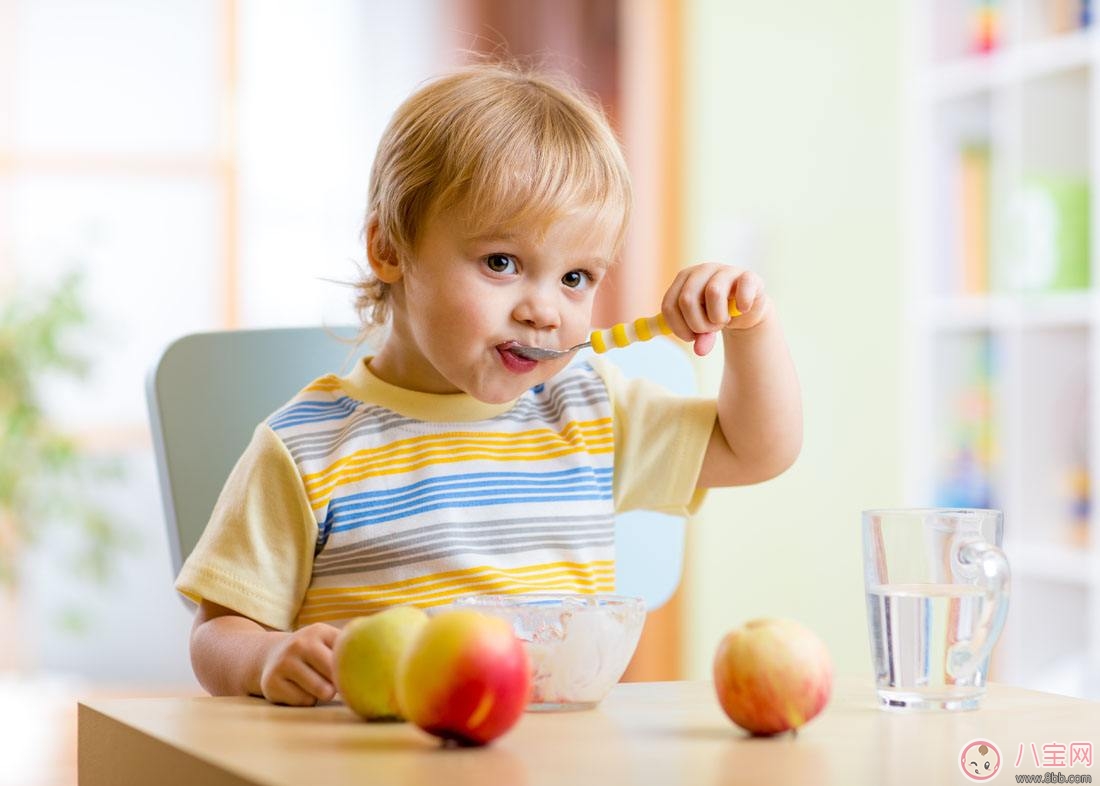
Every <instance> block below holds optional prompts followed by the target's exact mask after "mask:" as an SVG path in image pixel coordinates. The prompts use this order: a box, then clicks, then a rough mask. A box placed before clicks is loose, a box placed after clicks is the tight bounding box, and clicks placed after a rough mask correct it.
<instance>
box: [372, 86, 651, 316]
mask: <svg viewBox="0 0 1100 786" xmlns="http://www.w3.org/2000/svg"><path fill="white" fill-rule="evenodd" d="M630 204H631V191H630V176H629V174H628V172H627V168H626V162H625V161H624V160H623V154H622V150H621V149H620V147H619V143H618V141H617V140H616V139H615V135H614V133H613V132H612V130H611V128H610V126H609V125H608V123H607V119H606V117H605V116H604V114H603V112H602V110H601V109H600V108H599V105H598V104H597V103H596V102H595V101H594V100H592V99H591V98H589V97H588V96H587V95H585V94H584V93H582V92H581V91H580V90H579V89H578V88H577V87H576V86H575V85H572V84H570V83H569V82H567V81H565V79H564V78H563V77H561V76H559V75H551V74H547V73H540V72H536V71H524V70H521V69H519V68H517V67H510V66H503V65H475V66H469V67H466V68H463V69H461V70H459V71H456V72H454V73H451V74H448V75H446V76H443V77H440V78H437V79H435V80H433V81H431V82H429V83H428V84H426V85H425V86H423V87H421V88H420V89H419V90H417V91H416V92H415V93H413V94H412V95H411V96H409V98H408V99H406V100H405V102H404V103H403V104H401V106H400V107H398V109H397V111H396V112H395V113H394V116H393V118H392V119H391V120H390V123H389V126H388V127H387V128H386V130H385V132H384V133H383V135H382V140H381V141H380V142H379V144H378V152H377V154H376V156H375V159H374V165H373V167H372V169H371V177H370V193H369V198H368V205H367V211H366V218H365V220H364V223H363V233H364V237H365V238H369V234H368V228H369V227H370V224H371V223H372V222H375V221H376V222H377V225H378V228H377V230H376V239H375V242H376V243H377V244H378V247H379V248H380V249H382V250H384V251H385V252H386V253H388V254H392V255H395V256H396V258H397V259H400V260H401V262H402V264H406V263H408V262H409V261H410V260H411V258H412V256H413V254H414V252H415V250H416V247H417V243H418V241H419V240H420V237H421V232H422V229H423V226H424V223H425V222H426V221H427V220H429V219H430V218H431V217H432V216H433V215H435V214H436V213H438V212H441V211H444V210H448V209H461V210H462V212H463V216H464V218H467V219H468V220H469V221H470V223H471V224H473V225H474V227H472V230H473V231H475V232H478V233H480V232H482V231H487V230H491V229H497V228H503V227H507V226H514V225H516V224H520V223H526V222H530V221H534V222H538V223H539V225H540V226H544V227H545V226H547V225H549V224H550V223H552V222H553V221H554V220H556V219H557V218H558V217H560V216H561V215H563V214H564V213H565V212H567V211H569V210H572V209H576V208H580V207H588V206H596V207H598V208H601V209H605V210H609V211H611V212H610V215H612V216H616V217H618V218H619V219H620V220H619V225H618V228H617V229H618V231H617V234H616V241H615V251H616V253H617V252H618V250H619V248H620V246H621V245H622V239H623V236H624V234H625V232H626V224H627V220H628V218H629V214H630ZM368 242H369V240H368ZM355 305H356V308H357V310H358V312H359V316H360V318H361V319H362V321H363V325H364V328H365V329H367V330H369V329H370V328H371V327H373V326H380V325H383V324H385V323H386V321H387V320H388V318H389V312H390V306H389V285H388V284H386V283H385V282H383V281H380V280H378V279H377V278H375V277H374V275H373V274H371V273H370V272H369V270H368V271H367V273H366V275H365V277H364V278H363V280H361V281H360V282H359V283H358V284H357V296H356V299H355Z"/></svg>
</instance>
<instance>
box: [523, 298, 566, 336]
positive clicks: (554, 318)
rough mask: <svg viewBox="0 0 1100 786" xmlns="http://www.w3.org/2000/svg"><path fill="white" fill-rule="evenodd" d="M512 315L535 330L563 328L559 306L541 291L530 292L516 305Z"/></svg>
mask: <svg viewBox="0 0 1100 786" xmlns="http://www.w3.org/2000/svg"><path fill="white" fill-rule="evenodd" d="M512 315H513V317H514V318H515V319H516V320H517V321H518V322H522V323H524V324H525V325H528V326H530V327H533V328H538V329H545V328H557V327H561V314H560V313H559V311H558V307H557V304H556V303H555V302H554V299H553V298H552V297H551V296H549V295H547V294H545V293H543V292H540V291H532V292H528V293H527V294H526V295H525V296H524V297H523V299H522V300H520V302H519V303H517V304H516V308H515V311H514V312H512Z"/></svg>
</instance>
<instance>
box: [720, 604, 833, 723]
mask: <svg viewBox="0 0 1100 786" xmlns="http://www.w3.org/2000/svg"><path fill="white" fill-rule="evenodd" d="M832 689H833V663H832V659H831V658H830V657H829V651H828V650H827V649H826V648H825V644H824V643H823V642H822V641H821V639H819V638H818V637H817V636H816V635H814V633H813V631H811V630H809V629H807V628H805V627H803V626H802V625H800V624H799V623H797V622H794V621H793V620H784V619H755V620H752V621H750V622H747V623H745V625H744V626H743V627H741V628H738V629H737V630H734V631H731V632H730V633H727V634H726V635H725V637H724V638H723V639H722V641H721V643H719V645H718V651H717V652H716V653H715V654H714V690H715V692H716V693H717V694H718V703H719V704H721V705H722V709H723V710H725V712H726V715H728V716H729V718H730V720H732V721H733V722H734V723H736V724H737V725H738V726H740V727H741V728H743V729H745V730H746V731H748V732H750V733H752V734H757V735H771V734H779V733H780V732H784V731H796V730H797V729H798V728H799V727H800V726H802V725H803V724H804V723H806V722H808V721H809V720H810V719H811V718H813V717H814V716H816V715H817V714H818V713H819V712H821V710H822V709H824V707H825V705H826V704H827V703H828V701H829V694H830V693H831V692H832Z"/></svg>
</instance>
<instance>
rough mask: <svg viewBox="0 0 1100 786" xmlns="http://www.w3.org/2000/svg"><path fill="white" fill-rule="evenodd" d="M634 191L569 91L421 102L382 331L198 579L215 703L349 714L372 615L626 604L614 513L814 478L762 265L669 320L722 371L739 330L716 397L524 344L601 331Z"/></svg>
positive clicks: (205, 666) (228, 529)
mask: <svg viewBox="0 0 1100 786" xmlns="http://www.w3.org/2000/svg"><path fill="white" fill-rule="evenodd" d="M630 198H631V197H630V181H629V177H628V174H627V170H626V166H625V164H624V162H623V158H622V153H621V151H620V149H619V146H618V144H617V142H616V140H615V137H614V135H613V133H612V131H611V130H610V128H609V127H608V125H607V122H606V120H605V118H604V117H603V115H602V114H601V112H600V110H599V109H598V108H596V107H595V106H594V105H593V103H592V102H591V101H590V100H589V99H588V98H587V97H586V96H584V95H583V94H582V93H580V92H579V91H578V90H576V89H575V88H573V87H570V86H568V85H566V84H559V83H558V82H557V81H556V80H555V79H554V78H552V77H550V76H548V75H544V74H538V73H525V72H520V71H518V70H513V69H510V68H505V67H501V66H486V65H483V66H474V67H470V68H466V69H463V70H461V71H458V72H456V73H454V74H451V75H448V76H445V77H442V78H439V79H437V80H435V81H432V82H430V83H428V84H427V85H426V86H424V87H422V88H421V89H419V90H418V91H417V92H415V93H414V94H413V95H412V96H411V97H410V98H408V99H407V100H406V101H405V103H404V104H402V105H401V107H399V108H398V110H397V112H396V114H395V115H394V117H393V119H392V121H391V122H390V125H389V126H388V128H387V129H386V131H385V133H384V135H383V137H382V141H381V143H380V144H379V148H378V152H377V156H376V158H375V161H374V167H373V170H372V173H371V182H370V195H369V205H368V208H367V214H366V223H365V227H364V230H365V231H364V238H365V242H366V255H367V261H368V263H369V274H368V275H367V276H366V279H365V280H364V281H363V282H362V283H361V284H360V285H359V296H358V298H357V305H358V307H359V311H360V314H361V316H362V318H363V321H364V325H365V327H366V328H374V327H380V328H384V329H385V335H384V338H383V339H382V340H381V342H380V343H379V344H378V349H377V353H376V354H374V355H373V356H371V357H368V358H365V359H364V360H362V361H361V362H360V363H359V364H358V365H357V366H356V367H355V368H354V369H353V370H352V371H351V373H350V374H349V375H347V376H343V377H340V376H335V375H330V376H326V377H322V378H321V379H318V380H315V381H313V382H312V383H310V384H309V385H307V386H306V387H305V388H303V389H302V391H301V392H300V393H298V395H296V396H295V397H294V398H293V399H292V400H291V401H289V402H288V403H287V404H286V405H285V406H284V407H282V408H281V409H279V410H278V411H276V412H275V413H274V414H273V415H271V416H270V417H269V418H268V419H267V420H266V421H265V422H264V423H262V424H260V425H259V426H258V427H257V428H256V431H255V433H254V435H253V438H252V441H251V443H250V444H249V446H248V448H247V450H246V451H245V453H244V455H243V456H242V457H241V459H240V460H239V462H238V463H237V465H236V467H235V468H234V470H233V472H232V474H231V475H230V477H229V479H228V480H227V482H226V485H225V488H224V490H223V491H222V494H221V497H220V498H219V500H218V504H217V506H216V508H215V510H214V512H213V514H212V517H211V520H210V523H209V525H208V526H207V528H206V530H205V532H204V534H203V536H202V538H201V540H200V541H199V543H198V545H197V546H196V548H195V550H194V552H193V553H192V554H191V556H190V557H189V558H188V560H187V561H186V563H185V564H184V566H183V569H182V570H181V571H180V575H179V577H178V579H177V583H176V587H177V589H178V590H179V591H181V592H183V593H184V594H186V595H187V596H188V597H190V598H191V599H192V600H194V601H195V602H196V603H197V604H198V611H197V613H196V617H195V622H194V627H193V630H192V634H191V658H192V663H193V666H194V669H195V674H196V676H197V677H198V679H199V681H200V682H201V684H202V685H203V687H205V688H206V689H207V690H208V691H209V692H210V693H212V694H215V695H244V694H254V695H259V696H264V697H266V698H267V699H268V700H269V701H272V702H276V703H282V704H292V705H310V704H314V703H316V702H318V701H327V700H330V699H331V698H333V696H334V694H335V688H334V685H333V659H332V648H333V644H334V642H335V639H336V636H337V633H338V631H339V626H340V625H342V624H343V623H345V622H347V621H348V620H349V619H351V618H353V617H356V616H359V615H363V614H370V613H372V612H375V611H378V610H380V609H383V608H386V607H387V606H391V605H398V604H412V605H417V606H421V607H429V606H434V605H441V604H446V603H448V602H450V601H451V600H453V599H454V598H455V597H457V596H459V595H463V594H468V593H473V592H504V593H510V592H536V591H549V590H554V591H567V592H588V593H591V592H611V591H613V590H614V588H615V552H614V517H615V513H616V511H621V510H628V509H631V508H646V509H651V510H659V511H666V512H672V513H681V514H686V513H690V512H692V511H694V510H695V509H696V508H697V506H698V505H699V503H700V501H701V499H702V495H703V493H704V491H705V489H707V488H710V487H714V486H732V485H739V484H747V483H756V482H758V481H762V480H766V479H768V478H771V477H774V476H775V475H777V474H779V473H780V472H782V471H783V470H784V469H786V468H787V467H788V466H789V465H790V464H791V463H792V462H793V461H794V459H795V457H796V455H797V454H798V451H799V449H800V446H801V438H802V437H801V428H802V418H801V403H800V394H799V390H798V383H797V379H796V377H795V372H794V369H793V366H792V364H791V360H790V356H789V354H788V351H787V348H786V345H785V342H784V339H783V336H782V332H781V329H780V327H779V323H778V321H777V318H776V316H775V314H774V311H773V307H772V304H771V301H770V300H769V299H768V297H767V296H766V295H765V293H764V290H763V284H762V282H761V281H760V279H759V278H758V277H757V276H756V275H754V274H753V273H751V272H746V271H742V270H739V269H737V268H734V267H730V266H726V265H722V264H713V263H708V264H701V265H695V266H693V267H690V268H688V269H686V270H684V271H682V272H681V273H680V274H679V275H678V276H677V277H676V279H675V280H674V281H673V282H672V284H671V286H669V288H668V291H667V292H666V294H665V296H664V300H663V302H662V305H661V312H662V314H663V315H664V318H665V319H666V320H667V322H668V324H669V326H670V327H671V328H672V330H673V332H674V333H675V334H676V335H677V336H678V337H680V338H681V339H684V340H686V341H692V342H694V345H695V351H696V352H697V353H698V354H701V355H702V354H705V353H707V352H709V351H710V350H711V348H712V347H713V346H714V344H715V342H716V340H717V338H718V336H719V335H721V338H722V344H723V351H724V354H725V365H724V371H723V375H722V383H721V387H720V391H719V394H718V398H717V401H715V400H710V399H703V398H677V397H674V396H671V395H669V394H667V393H665V392H663V391H662V390H660V389H659V388H657V387H656V386H654V385H652V384H651V383H648V382H644V381H635V380H631V381H628V380H626V379H624V378H623V377H622V376H621V375H620V374H619V373H617V372H616V370H615V368H614V366H613V365H611V364H610V363H608V362H605V361H603V360H602V359H599V358H593V359H591V360H587V361H584V362H577V363H573V364H572V365H570V359H571V358H570V357H564V358H560V359H556V360H542V361H536V360H531V359H529V358H527V357H525V356H524V355H523V354H521V352H517V351H516V349H517V347H520V346H535V347H545V348H552V349H564V348H568V347H571V346H573V345H575V344H578V343H580V342H582V341H584V340H585V339H586V338H587V334H588V332H589V329H590V319H591V314H592V304H593V298H594V297H595V294H596V291H597V289H598V288H599V286H600V284H601V282H602V281H603V279H604V277H605V275H606V274H607V271H608V269H609V268H610V266H611V265H612V264H614V261H615V259H616V256H617V254H618V252H619V248H620V245H621V243H622V240H623V234H624V230H625V228H626V224H627V218H628V214H629V211H630ZM731 303H732V304H734V305H736V307H737V309H738V310H740V312H741V315H740V316H737V317H735V318H733V319H731V318H730V316H729V313H730V310H729V305H730V304H731Z"/></svg>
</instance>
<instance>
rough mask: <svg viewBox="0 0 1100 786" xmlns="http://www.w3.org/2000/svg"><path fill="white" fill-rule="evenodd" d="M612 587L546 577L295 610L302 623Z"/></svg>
mask: <svg viewBox="0 0 1100 786" xmlns="http://www.w3.org/2000/svg"><path fill="white" fill-rule="evenodd" d="M614 588H615V579H614V577H603V578H593V579H571V580H562V579H560V578H558V579H548V580H546V582H530V583H525V584H518V585H517V584H509V583H505V582H497V583H494V584H488V585H481V586H474V585H471V586H469V587H459V588H456V589H454V590H452V591H450V593H445V594H440V595H437V596H434V597H430V598H427V597H416V596H406V595H394V596H392V597H387V598H382V599H378V600H359V599H355V598H346V599H343V600H340V601H332V602H328V604H311V602H304V604H303V607H301V609H300V611H299V613H298V619H299V621H301V622H306V621H315V620H317V619H321V618H324V619H333V618H337V619H339V618H341V617H361V616H363V615H368V613H374V612H375V611H382V610H384V609H388V608H389V607H392V606H417V607H419V608H425V609H429V608H434V607H438V606H448V605H450V604H453V602H454V601H455V600H456V599H459V598H461V597H463V596H464V595H520V594H524V593H579V594H590V593H608V591H613V590H614Z"/></svg>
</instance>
